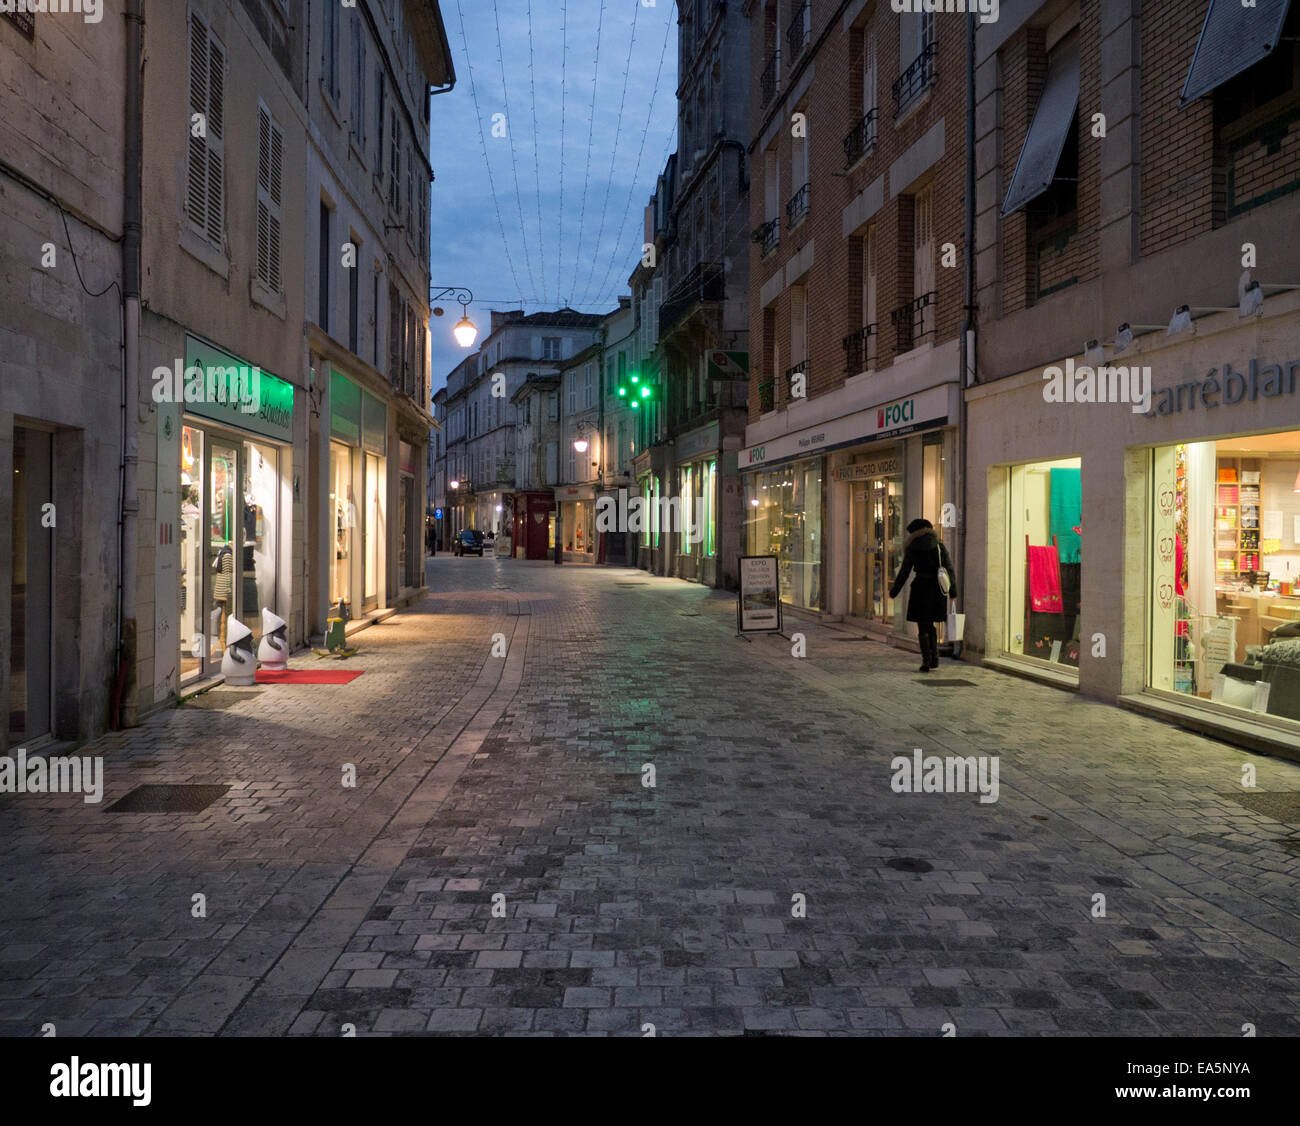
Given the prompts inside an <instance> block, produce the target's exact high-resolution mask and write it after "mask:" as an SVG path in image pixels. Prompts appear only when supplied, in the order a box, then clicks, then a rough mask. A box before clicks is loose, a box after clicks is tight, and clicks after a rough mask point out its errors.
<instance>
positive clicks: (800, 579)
mask: <svg viewBox="0 0 1300 1126" xmlns="http://www.w3.org/2000/svg"><path fill="white" fill-rule="evenodd" d="M745 490H746V498H745V500H746V513H745V516H746V543H747V545H748V553H749V554H750V555H775V556H776V557H777V559H778V560H779V573H778V577H779V579H780V584H781V597H782V598H783V599H784V600H785V601H787V602H789V603H790V604H791V605H794V606H803V607H805V608H808V609H818V608H820V603H821V571H822V558H821V553H822V535H821V531H822V463H821V459H814V460H810V461H799V462H794V463H793V464H791V465H787V466H783V467H781V468H779V469H776V470H773V471H770V472H767V473H753V474H750V475H749V477H748V478H747V479H746V486H745Z"/></svg>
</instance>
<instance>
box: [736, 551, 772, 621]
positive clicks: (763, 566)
mask: <svg viewBox="0 0 1300 1126" xmlns="http://www.w3.org/2000/svg"><path fill="white" fill-rule="evenodd" d="M780 629H781V588H780V579H779V576H778V573H777V566H776V556H775V555H742V556H741V557H740V587H739V589H738V590H737V591H736V633H737V636H741V635H743V634H745V633H748V632H769V633H770V632H772V631H774V630H775V631H777V632H780Z"/></svg>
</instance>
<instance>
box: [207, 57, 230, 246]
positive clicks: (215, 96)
mask: <svg viewBox="0 0 1300 1126" xmlns="http://www.w3.org/2000/svg"><path fill="white" fill-rule="evenodd" d="M225 136H226V49H225V47H224V46H222V44H221V41H220V40H219V39H217V38H216V36H214V35H212V34H211V33H209V35H208V208H207V222H206V224H205V232H206V234H207V236H208V239H209V241H210V242H211V243H212V244H213V245H214V246H216V247H217V248H218V249H220V248H221V245H222V236H223V234H224V232H225V214H226V181H225V175H226V142H225Z"/></svg>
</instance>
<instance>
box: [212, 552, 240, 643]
mask: <svg viewBox="0 0 1300 1126" xmlns="http://www.w3.org/2000/svg"><path fill="white" fill-rule="evenodd" d="M212 569H213V571H215V572H216V575H217V577H216V580H215V581H214V582H213V584H212V601H213V603H214V604H215V605H216V607H217V609H216V610H215V611H213V615H214V617H215V616H216V614H217V612H220V615H221V616H220V618H219V619H218V621H219V622H220V629H219V632H218V636H219V637H220V639H221V644H222V645H223V646H224V645H225V644H226V624H227V622H228V621H229V620H230V610H231V606H230V604H231V601H232V600H233V598H234V596H235V553H234V551H233V550H232V549H231V546H230V544H229V543H222V544H221V546H220V547H218V548H217V557H216V559H215V560H213V563H212Z"/></svg>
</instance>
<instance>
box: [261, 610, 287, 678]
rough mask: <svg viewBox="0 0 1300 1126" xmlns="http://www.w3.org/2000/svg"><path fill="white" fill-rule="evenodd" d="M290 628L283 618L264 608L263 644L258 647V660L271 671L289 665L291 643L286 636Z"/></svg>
mask: <svg viewBox="0 0 1300 1126" xmlns="http://www.w3.org/2000/svg"><path fill="white" fill-rule="evenodd" d="M288 627H289V623H288V622H286V621H285V620H284V619H283V618H281V617H280V616H279V615H277V614H273V613H272V612H271V611H270V610H268V609H267V608H266V607H265V606H263V607H262V643H261V644H260V645H259V646H258V647H257V659H258V661H260V662H261V663H262V664H263V665H266V666H267V667H268V668H270V669H277V670H279V669H285V668H287V667H288V665H289V642H288V640H287V639H286V638H285V635H284V633H285V630H286V629H288Z"/></svg>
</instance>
